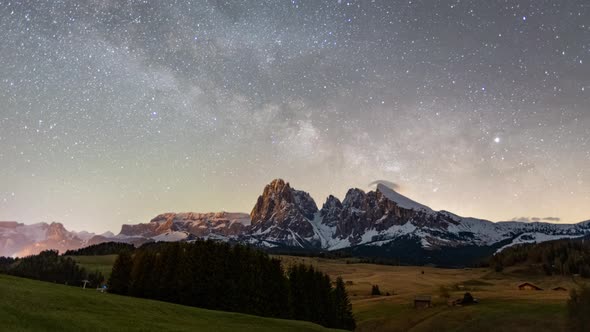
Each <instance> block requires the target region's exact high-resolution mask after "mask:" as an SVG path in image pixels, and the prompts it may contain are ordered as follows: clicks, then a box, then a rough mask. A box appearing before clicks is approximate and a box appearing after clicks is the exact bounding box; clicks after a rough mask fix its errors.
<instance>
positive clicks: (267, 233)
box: [250, 179, 318, 246]
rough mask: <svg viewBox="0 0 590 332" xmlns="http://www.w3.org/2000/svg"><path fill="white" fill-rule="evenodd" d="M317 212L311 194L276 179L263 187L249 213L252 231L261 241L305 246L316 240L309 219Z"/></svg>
mask: <svg viewBox="0 0 590 332" xmlns="http://www.w3.org/2000/svg"><path fill="white" fill-rule="evenodd" d="M317 212H318V208H317V206H316V204H315V202H314V201H313V199H312V198H311V196H309V194H308V193H306V192H303V191H299V190H295V189H293V188H291V186H290V185H289V183H286V182H285V181H283V180H281V179H276V180H273V181H272V182H271V183H270V184H268V185H267V186H266V187H264V191H263V192H262V195H261V196H259V197H258V200H257V201H256V205H254V208H253V209H252V212H251V213H250V219H251V220H252V228H251V233H252V235H253V236H254V237H256V239H258V240H263V241H268V242H271V243H281V244H283V243H284V244H287V245H289V246H305V245H308V244H309V243H308V242H309V241H313V239H312V238H313V236H314V230H313V227H312V225H311V223H310V220H312V219H313V218H314V215H315V214H316V213H317Z"/></svg>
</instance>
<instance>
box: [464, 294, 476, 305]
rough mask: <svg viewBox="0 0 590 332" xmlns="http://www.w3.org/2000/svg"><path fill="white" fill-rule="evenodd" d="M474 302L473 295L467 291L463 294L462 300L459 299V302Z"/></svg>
mask: <svg viewBox="0 0 590 332" xmlns="http://www.w3.org/2000/svg"><path fill="white" fill-rule="evenodd" d="M473 303H475V300H473V296H472V295H471V293H469V292H467V293H465V294H464V295H463V301H461V304H473Z"/></svg>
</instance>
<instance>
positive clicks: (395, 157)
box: [0, 0, 590, 231]
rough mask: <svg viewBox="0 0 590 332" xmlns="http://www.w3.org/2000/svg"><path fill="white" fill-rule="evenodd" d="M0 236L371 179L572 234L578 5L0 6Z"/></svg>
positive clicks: (587, 96) (584, 17)
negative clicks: (276, 182)
mask: <svg viewBox="0 0 590 332" xmlns="http://www.w3.org/2000/svg"><path fill="white" fill-rule="evenodd" d="M0 164H1V165H2V167H1V168H0V219H4V220H18V221H21V222H25V223H31V222H39V221H53V220H55V221H61V222H64V223H65V224H66V226H68V227H69V228H73V229H86V230H91V231H104V230H107V229H111V230H115V231H116V230H118V229H119V225H120V224H121V223H136V222H145V221H147V220H149V218H150V217H152V216H154V215H155V214H157V213H161V212H166V211H203V212H205V211H218V210H229V211H245V212H249V211H250V209H251V208H252V206H253V205H254V202H255V200H256V198H257V195H258V194H259V193H260V192H261V191H262V188H263V186H264V185H265V184H266V183H268V182H269V181H270V180H272V179H273V178H276V177H281V178H284V179H286V180H288V181H290V182H291V184H292V185H293V186H294V187H296V188H298V189H303V190H306V191H309V192H310V193H311V194H312V196H313V197H314V198H315V199H316V201H317V202H318V204H319V205H321V204H322V203H323V200H324V199H325V197H326V196H327V195H328V194H330V193H333V194H335V195H337V196H339V197H340V198H343V196H344V194H345V193H346V190H347V189H348V188H350V187H359V188H362V189H369V187H368V184H369V183H371V182H373V181H375V180H385V181H390V182H393V183H395V184H396V185H398V186H399V190H400V191H401V192H402V193H404V194H406V195H408V196H410V197H412V198H413V199H415V200H417V201H420V202H422V203H424V204H427V205H430V206H431V207H433V208H436V209H446V210H451V211H453V212H456V213H458V214H461V215H466V216H477V217H481V218H487V219H491V220H495V221H497V220H509V219H512V218H525V220H533V218H536V219H534V220H541V219H544V218H553V219H549V220H553V221H555V220H557V218H561V221H562V222H578V221H582V220H585V219H588V218H589V217H590V208H589V206H590V170H589V169H590V3H588V2H587V1H585V0H577V1H574V0H572V1H539V0H534V1H533V0H531V1H404V2H400V1H392V0H373V1H344V0H342V1H319V0H309V1H296V0H292V1H282V0H273V1H262V0H260V1H192V2H188V1H186V2H181V1H103V0H101V1H91V0H86V1H0Z"/></svg>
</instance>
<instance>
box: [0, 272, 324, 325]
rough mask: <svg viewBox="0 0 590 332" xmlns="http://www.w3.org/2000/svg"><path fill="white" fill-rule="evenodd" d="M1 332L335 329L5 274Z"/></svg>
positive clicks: (1, 291)
mask: <svg viewBox="0 0 590 332" xmlns="http://www.w3.org/2000/svg"><path fill="white" fill-rule="evenodd" d="M0 330H1V331H277V330H280V331H282V332H286V331H335V330H330V329H326V328H323V327H321V326H319V325H316V324H312V323H308V322H300V321H292V320H281V319H271V318H263V317H257V316H251V315H244V314H237V313H229V312H221V311H212V310H205V309H199V308H193V307H187V306H182V305H176V304H171V303H165V302H159V301H152V300H146V299H138V298H133V297H126V296H118V295H113V294H106V293H100V292H97V291H96V290H92V289H86V290H82V289H81V288H77V287H70V286H64V285H57V284H52V283H47V282H41V281H35V280H29V279H23V278H16V277H12V276H7V275H0Z"/></svg>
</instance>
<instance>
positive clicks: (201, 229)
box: [117, 179, 590, 250]
mask: <svg viewBox="0 0 590 332" xmlns="http://www.w3.org/2000/svg"><path fill="white" fill-rule="evenodd" d="M213 215H214V214H191V213H183V214H163V215H160V216H158V217H156V218H154V219H153V220H152V221H151V222H150V223H148V224H140V225H124V226H123V228H122V230H121V233H120V234H119V235H118V236H117V237H118V238H123V237H127V238H131V237H144V238H146V239H153V240H165V239H166V238H165V236H171V238H180V239H191V238H215V239H220V240H227V241H236V242H243V243H249V244H253V245H258V246H262V247H270V248H275V247H282V248H293V247H294V248H303V249H317V250H339V249H344V248H351V247H363V246H373V247H382V246H384V247H385V246H387V245H388V244H390V243H392V242H396V241H398V240H400V239H403V240H404V241H407V240H413V241H417V242H418V243H419V245H420V246H421V247H422V248H424V249H427V250H437V249H443V248H460V247H469V246H477V247H485V246H498V248H500V247H505V246H509V245H511V244H516V243H523V242H535V241H539V242H540V241H546V240H551V239H558V238H566V237H568V238H569V237H580V236H584V235H586V234H590V221H589V222H584V223H579V224H550V223H540V222H537V223H522V222H498V223H494V222H491V221H487V220H482V219H475V218H463V217H460V216H457V215H455V214H453V213H450V212H447V211H434V210H433V209H431V208H429V207H428V206H426V205H423V204H420V203H418V202H415V201H413V200H412V199H410V198H408V197H405V196H403V195H401V194H400V193H398V192H396V191H395V190H393V189H391V188H388V187H387V186H385V185H383V184H378V185H377V188H376V190H375V191H369V192H364V191H363V190H361V189H357V188H354V189H350V190H349V191H348V192H347V193H346V196H345V197H344V200H343V201H340V200H339V199H338V198H336V197H334V196H332V195H330V196H329V197H328V198H327V199H326V201H325V203H324V204H323V205H322V208H321V209H318V208H317V205H316V203H315V202H314V200H313V199H312V198H311V196H310V195H309V194H308V193H306V192H304V191H300V190H297V189H294V188H292V187H291V186H290V184H289V183H287V182H285V181H283V180H281V179H276V180H273V181H272V182H271V183H270V184H268V185H267V186H265V188H264V190H263V192H262V195H260V196H259V197H258V199H257V201H256V204H255V206H254V208H253V209H252V212H251V213H250V216H249V218H248V216H247V215H244V214H223V213H221V214H219V215H217V217H216V218H212V217H211V216H213ZM232 216H233V218H234V219H238V220H239V222H236V221H235V220H234V221H232ZM250 220H251V223H250ZM175 232H176V233H178V232H182V234H184V235H185V236H183V235H174V236H172V234H176V233H175ZM162 234H170V235H164V236H162Z"/></svg>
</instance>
